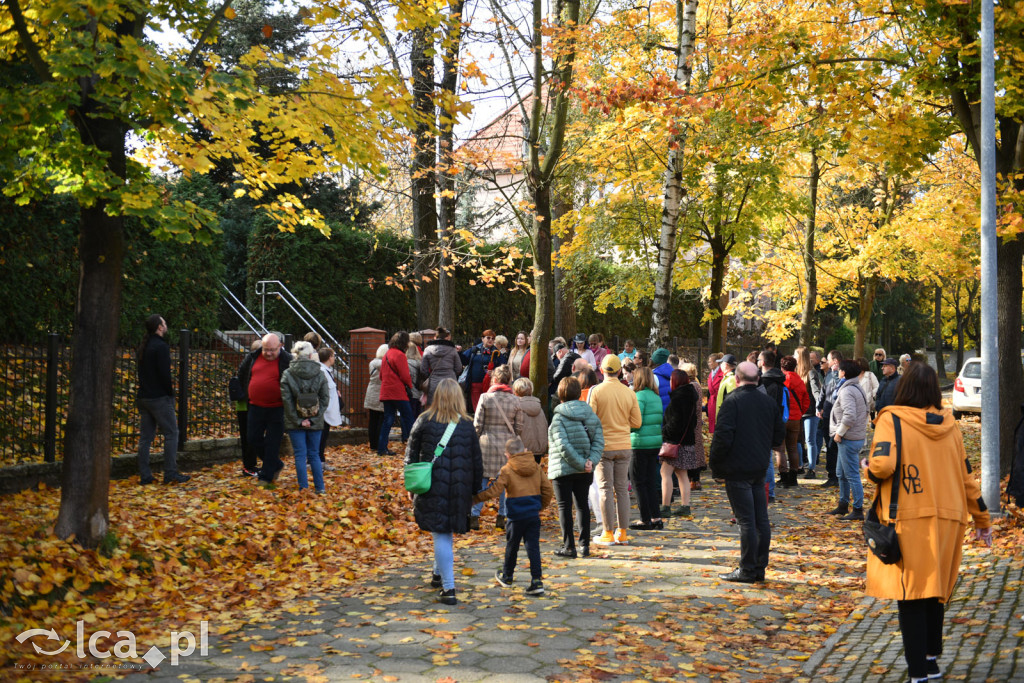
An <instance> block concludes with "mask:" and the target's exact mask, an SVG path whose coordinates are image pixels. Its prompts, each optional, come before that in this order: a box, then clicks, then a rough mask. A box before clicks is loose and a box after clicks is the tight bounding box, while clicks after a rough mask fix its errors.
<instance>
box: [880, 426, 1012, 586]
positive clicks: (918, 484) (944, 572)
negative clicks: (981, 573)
mask: <svg viewBox="0 0 1024 683" xmlns="http://www.w3.org/2000/svg"><path fill="white" fill-rule="evenodd" d="M894 415H895V416H898V417H899V419H900V423H901V431H902V439H901V440H900V444H899V451H900V469H901V470H902V473H903V475H902V480H901V487H900V493H899V498H898V501H897V502H898V508H897V511H896V517H895V521H896V533H897V535H898V536H899V541H900V550H901V552H902V555H903V557H902V559H901V560H900V561H899V562H897V563H896V564H891V565H886V564H882V562H881V561H880V560H879V559H878V558H876V557H875V556H874V554H872V553H868V580H867V594H868V595H871V596H874V597H876V598H887V599H890V600H919V599H922V598H935V597H937V598H939V600H940V601H941V602H946V601H948V600H949V598H950V596H951V595H952V593H953V586H954V585H955V584H956V579H957V575H958V573H959V570H960V558H961V551H962V546H963V541H964V532H965V531H966V529H967V520H968V515H969V516H970V517H973V518H974V523H975V525H976V526H977V528H978V529H987V528H988V527H989V526H991V524H992V520H991V518H990V516H989V513H988V509H987V508H986V507H985V501H984V500H982V498H981V488H980V487H979V485H978V482H977V480H976V479H975V478H974V474H973V473H972V471H971V464H970V462H969V461H968V459H967V453H966V452H965V451H964V444H963V439H962V438H961V436H960V430H959V428H958V427H957V423H956V420H954V419H953V416H952V415H951V413H950V411H949V410H945V409H944V410H941V411H938V410H935V409H934V408H928V409H925V408H912V407H910V406H889V407H888V408H883V409H882V411H881V412H880V413H879V415H878V420H877V421H876V423H875V436H874V442H873V443H872V444H871V457H870V459H869V461H868V469H867V474H868V477H870V478H871V480H872V481H874V482H876V483H878V498H879V501H878V503H879V505H878V507H877V508H876V511H877V514H878V517H879V519H880V521H881V522H882V523H888V522H889V521H890V517H889V502H890V499H891V496H892V487H893V486H894V485H895V483H896V479H895V477H894V474H895V473H896V456H897V443H896V433H895V428H894V424H893V416H894Z"/></svg>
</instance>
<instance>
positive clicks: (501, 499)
mask: <svg viewBox="0 0 1024 683" xmlns="http://www.w3.org/2000/svg"><path fill="white" fill-rule="evenodd" d="M495 479H497V477H495ZM493 481H494V479H488V478H487V477H484V480H483V483H481V484H480V490H481V491H483V490H484V489H486V488H490V486H491V482H493ZM483 509H484V504H483V501H481V502H479V503H474V504H473V510H472V511H471V512H470V513H469V514H470V515H472V516H473V517H479V516H480V512H481V511H482V510H483ZM505 512H506V510H505V492H504V491H502V492H501V495H500V496H498V514H499V515H501V516H502V517H504V516H505Z"/></svg>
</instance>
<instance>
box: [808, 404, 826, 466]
mask: <svg viewBox="0 0 1024 683" xmlns="http://www.w3.org/2000/svg"><path fill="white" fill-rule="evenodd" d="M820 420H821V418H820V417H818V416H817V415H811V416H810V417H807V416H804V450H805V451H806V459H807V468H808V469H811V470H813V469H814V468H815V467H817V466H818V456H819V455H820V454H821V438H822V434H821V432H819V431H818V422H819V421H820Z"/></svg>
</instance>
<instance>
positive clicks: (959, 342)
mask: <svg viewBox="0 0 1024 683" xmlns="http://www.w3.org/2000/svg"><path fill="white" fill-rule="evenodd" d="M960 289H961V286H960V283H957V284H955V285H953V295H952V297H951V303H952V304H953V315H955V316H956V372H960V368H962V367H963V366H964V317H963V311H962V309H961V307H960V302H961V300H962V299H961V296H960Z"/></svg>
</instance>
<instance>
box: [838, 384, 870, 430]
mask: <svg viewBox="0 0 1024 683" xmlns="http://www.w3.org/2000/svg"><path fill="white" fill-rule="evenodd" d="M867 430H868V397H867V396H865V395H864V390H863V389H861V388H860V383H859V382H858V381H857V378H854V379H852V380H847V379H844V380H842V381H841V383H840V385H839V389H838V390H836V401H835V404H834V405H833V406H832V412H831V413H830V414H829V417H828V435H829V436H835V435H836V434H838V435H839V436H841V437H843V438H844V439H849V440H851V441H859V440H861V439H863V438H865V437H866V436H867V433H868V432H867Z"/></svg>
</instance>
